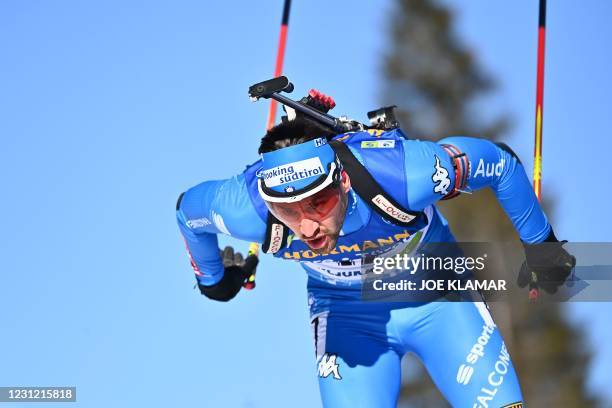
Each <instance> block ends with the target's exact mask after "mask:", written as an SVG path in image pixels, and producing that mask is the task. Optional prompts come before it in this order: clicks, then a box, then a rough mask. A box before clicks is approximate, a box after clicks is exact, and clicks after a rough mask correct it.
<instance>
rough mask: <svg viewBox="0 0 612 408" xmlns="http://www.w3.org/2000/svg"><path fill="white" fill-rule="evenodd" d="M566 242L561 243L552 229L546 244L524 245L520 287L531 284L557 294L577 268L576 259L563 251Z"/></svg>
mask: <svg viewBox="0 0 612 408" xmlns="http://www.w3.org/2000/svg"><path fill="white" fill-rule="evenodd" d="M566 242H567V241H561V242H559V240H558V239H557V237H555V233H554V232H553V230H552V228H551V230H550V234H548V237H547V238H546V240H544V242H542V243H539V244H525V243H523V247H524V248H525V258H526V260H525V262H523V265H522V266H521V270H520V272H519V275H518V279H517V284H518V285H519V287H520V288H524V287H525V286H527V285H528V284H530V286H531V287H533V288H542V289H544V290H545V291H546V292H548V293H550V294H553V293H556V292H557V289H558V288H559V287H560V286H562V285H563V284H564V283H565V281H566V279H567V277H568V276H569V275H570V273H571V272H572V270H573V269H574V266H576V258H575V257H574V256H573V255H570V254H569V253H568V252H567V251H566V250H565V249H563V244H565V243H566Z"/></svg>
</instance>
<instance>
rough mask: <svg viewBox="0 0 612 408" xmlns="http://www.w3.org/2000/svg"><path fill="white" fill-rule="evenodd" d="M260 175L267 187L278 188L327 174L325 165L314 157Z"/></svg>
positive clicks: (262, 172)
mask: <svg viewBox="0 0 612 408" xmlns="http://www.w3.org/2000/svg"><path fill="white" fill-rule="evenodd" d="M259 174H260V177H261V178H263V180H264V183H265V184H266V186H267V187H276V186H280V185H281V184H286V183H290V182H292V181H293V182H295V181H300V180H304V179H307V178H309V177H319V176H321V175H323V174H325V170H324V169H323V164H321V159H319V158H318V157H312V158H310V159H305V160H300V161H296V162H293V163H288V164H284V165H282V166H277V167H274V168H272V169H269V170H265V171H261V172H259Z"/></svg>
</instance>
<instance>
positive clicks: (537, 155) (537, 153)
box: [529, 0, 546, 301]
mask: <svg viewBox="0 0 612 408" xmlns="http://www.w3.org/2000/svg"><path fill="white" fill-rule="evenodd" d="M545 43H546V0H540V11H539V18H538V69H537V80H536V115H535V145H534V149H533V190H534V191H535V194H536V197H537V198H538V201H539V202H540V203H541V202H542V125H543V120H544V56H545V53H544V47H545ZM529 288H530V289H529V299H530V300H531V301H536V300H537V298H538V295H539V291H538V286H537V280H536V279H535V277H532V280H531V283H530V284H529Z"/></svg>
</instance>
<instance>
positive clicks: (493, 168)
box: [474, 159, 506, 177]
mask: <svg viewBox="0 0 612 408" xmlns="http://www.w3.org/2000/svg"><path fill="white" fill-rule="evenodd" d="M505 164H506V161H505V160H504V159H501V160H500V161H499V162H498V163H485V161H484V159H480V161H479V162H478V167H476V172H475V173H474V177H493V175H496V176H497V177H499V176H501V174H502V171H503V170H504V165H505Z"/></svg>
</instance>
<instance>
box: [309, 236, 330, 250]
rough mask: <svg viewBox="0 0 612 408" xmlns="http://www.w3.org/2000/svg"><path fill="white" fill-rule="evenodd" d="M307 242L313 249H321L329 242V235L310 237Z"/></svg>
mask: <svg viewBox="0 0 612 408" xmlns="http://www.w3.org/2000/svg"><path fill="white" fill-rule="evenodd" d="M306 243H307V244H308V246H309V247H311V248H312V249H321V248H323V247H324V246H325V244H326V243H327V236H326V235H322V236H320V237H319V238H314V239H309V240H308V241H306Z"/></svg>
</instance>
